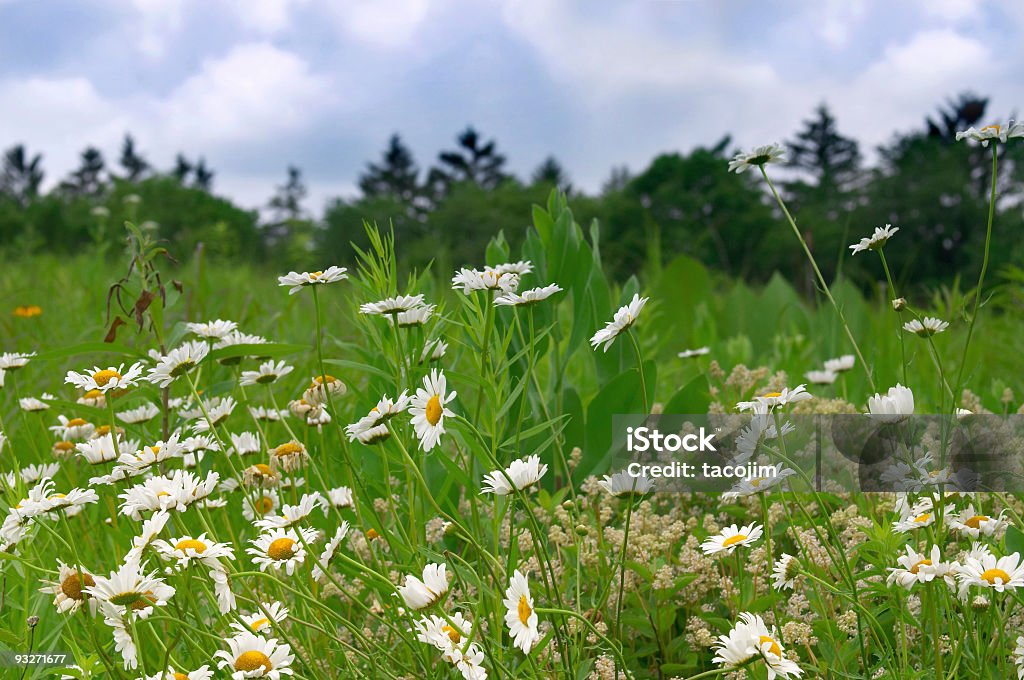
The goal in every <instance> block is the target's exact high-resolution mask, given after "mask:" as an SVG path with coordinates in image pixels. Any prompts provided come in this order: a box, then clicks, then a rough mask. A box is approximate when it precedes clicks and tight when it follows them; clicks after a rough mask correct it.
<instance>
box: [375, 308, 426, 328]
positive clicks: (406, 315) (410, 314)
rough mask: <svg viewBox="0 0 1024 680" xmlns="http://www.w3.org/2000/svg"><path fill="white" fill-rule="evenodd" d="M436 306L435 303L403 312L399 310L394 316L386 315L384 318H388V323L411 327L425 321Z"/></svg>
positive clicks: (420, 324) (400, 326)
mask: <svg viewBox="0 0 1024 680" xmlns="http://www.w3.org/2000/svg"><path fill="white" fill-rule="evenodd" d="M436 308H437V307H436V305H426V306H424V307H416V308H415V309H410V310H408V311H405V312H399V313H398V314H396V315H394V316H391V315H388V316H386V317H384V318H386V319H387V320H388V323H389V324H394V323H397V324H398V327H399V328H413V327H415V326H422V325H423V324H425V323H427V321H429V320H430V317H431V316H432V315H433V314H434V310H435V309H436Z"/></svg>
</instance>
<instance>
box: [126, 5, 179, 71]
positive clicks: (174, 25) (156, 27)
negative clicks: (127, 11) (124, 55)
mask: <svg viewBox="0 0 1024 680" xmlns="http://www.w3.org/2000/svg"><path fill="white" fill-rule="evenodd" d="M185 2H186V0H132V7H133V8H134V9H135V20H136V23H135V25H134V27H133V28H134V30H133V31H131V32H130V33H129V37H130V38H132V39H134V40H135V41H136V43H135V46H136V48H137V49H138V50H139V51H140V52H141V53H142V54H144V55H145V56H147V57H150V58H152V59H158V58H160V57H163V56H164V54H165V53H166V51H167V46H168V43H169V42H170V41H171V40H172V39H173V38H174V37H175V35H176V34H177V33H178V31H179V30H180V29H181V25H182V21H183V18H184V9H185Z"/></svg>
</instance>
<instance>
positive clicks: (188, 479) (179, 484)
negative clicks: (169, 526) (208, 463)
mask: <svg viewBox="0 0 1024 680" xmlns="http://www.w3.org/2000/svg"><path fill="white" fill-rule="evenodd" d="M218 479H220V475H219V474H217V473H216V472H210V473H209V474H207V476H206V478H205V479H203V478H201V477H198V476H196V475H195V474H193V473H191V472H189V471H187V470H175V471H174V472H173V473H170V474H169V475H165V476H161V477H150V478H149V479H147V480H146V481H144V482H143V483H142V484H138V485H136V486H133V487H132V488H130V489H128V490H126V491H125V492H124V493H122V494H120V495H119V496H118V498H121V499H123V500H124V502H123V503H122V504H121V514H123V515H127V516H128V517H131V518H132V519H134V520H135V521H139V520H140V519H142V512H143V511H152V512H156V511H158V510H175V511H177V512H185V510H186V509H188V506H190V505H192V504H193V503H195V502H197V501H201V500H203V499H205V498H206V497H207V496H209V495H210V494H211V493H213V491H214V489H215V488H216V487H217V480H218Z"/></svg>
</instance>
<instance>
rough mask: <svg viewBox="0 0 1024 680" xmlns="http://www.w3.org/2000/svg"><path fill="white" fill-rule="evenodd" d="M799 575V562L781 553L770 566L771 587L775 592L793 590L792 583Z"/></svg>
mask: <svg viewBox="0 0 1024 680" xmlns="http://www.w3.org/2000/svg"><path fill="white" fill-rule="evenodd" d="M799 575H800V562H799V561H798V560H797V559H796V558H795V557H793V556H792V555H789V554H786V553H782V557H780V558H779V559H778V560H776V561H775V564H774V565H773V566H772V577H773V578H774V580H773V581H772V587H773V588H775V590H793V583H794V582H795V581H796V578H797V576H799Z"/></svg>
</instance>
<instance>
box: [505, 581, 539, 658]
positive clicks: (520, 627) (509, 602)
mask: <svg viewBox="0 0 1024 680" xmlns="http://www.w3.org/2000/svg"><path fill="white" fill-rule="evenodd" d="M503 603H504V605H505V625H506V626H508V633H509V635H510V636H511V637H512V640H513V644H514V645H515V646H516V647H518V648H519V649H521V650H523V653H524V654H529V653H530V650H531V649H533V646H534V645H535V644H537V643H538V642H539V641H540V637H541V636H540V630H538V629H537V612H536V611H534V606H533V596H532V595H530V583H529V582H528V581H527V580H526V577H525V576H523V574H521V573H520V572H519V570H518V569H516V570H515V572H513V574H512V578H511V579H509V585H508V588H507V589H506V590H505V600H504V602H503Z"/></svg>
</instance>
